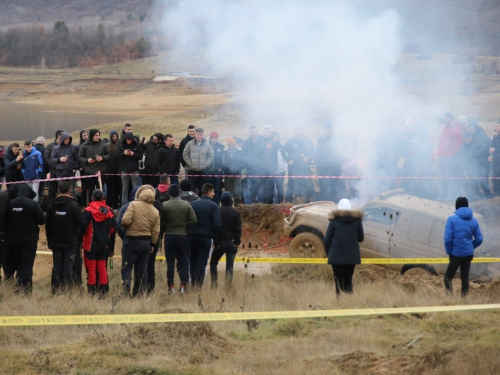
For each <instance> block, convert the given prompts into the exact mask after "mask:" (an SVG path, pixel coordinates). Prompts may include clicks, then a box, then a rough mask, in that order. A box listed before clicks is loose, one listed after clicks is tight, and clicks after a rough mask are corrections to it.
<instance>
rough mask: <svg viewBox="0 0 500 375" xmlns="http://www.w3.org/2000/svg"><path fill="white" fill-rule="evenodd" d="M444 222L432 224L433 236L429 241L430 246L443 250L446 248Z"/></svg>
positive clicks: (435, 221)
mask: <svg viewBox="0 0 500 375" xmlns="http://www.w3.org/2000/svg"><path fill="white" fill-rule="evenodd" d="M444 227H445V222H444V221H437V220H434V222H433V223H432V230H431V236H430V239H429V245H430V246H433V247H438V248H441V249H442V248H443V247H444Z"/></svg>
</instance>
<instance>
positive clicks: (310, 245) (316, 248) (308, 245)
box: [290, 232, 326, 258]
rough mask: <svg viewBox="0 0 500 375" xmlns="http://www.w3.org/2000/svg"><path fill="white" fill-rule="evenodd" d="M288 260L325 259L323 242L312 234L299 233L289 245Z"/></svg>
mask: <svg viewBox="0 0 500 375" xmlns="http://www.w3.org/2000/svg"><path fill="white" fill-rule="evenodd" d="M290 258H326V254H325V247H324V246H323V241H322V240H321V238H320V237H319V236H318V235H316V234H314V233H307V232H306V233H299V234H298V235H296V236H295V238H294V239H293V241H292V242H291V243H290Z"/></svg>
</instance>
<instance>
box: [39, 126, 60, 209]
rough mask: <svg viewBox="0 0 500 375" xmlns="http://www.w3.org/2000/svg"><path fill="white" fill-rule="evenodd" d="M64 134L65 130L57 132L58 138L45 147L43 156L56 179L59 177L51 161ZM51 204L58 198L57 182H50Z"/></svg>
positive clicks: (51, 175)
mask: <svg viewBox="0 0 500 375" xmlns="http://www.w3.org/2000/svg"><path fill="white" fill-rule="evenodd" d="M62 133H63V130H58V131H56V138H55V139H54V142H51V143H49V144H48V145H47V147H45V153H44V154H43V164H44V165H48V166H49V168H50V169H49V171H50V177H51V178H54V177H56V175H57V172H56V166H55V165H54V163H52V161H51V159H50V158H51V156H52V150H53V149H54V147H55V146H57V145H58V144H59V142H60V140H61V134H62ZM48 184H49V202H52V199H54V198H55V197H56V194H57V188H58V185H57V181H49V183H48Z"/></svg>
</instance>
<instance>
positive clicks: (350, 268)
mask: <svg viewBox="0 0 500 375" xmlns="http://www.w3.org/2000/svg"><path fill="white" fill-rule="evenodd" d="M332 268H333V278H334V279H335V293H336V294H337V297H338V296H339V295H340V292H344V293H349V294H352V292H353V289H352V276H353V275H354V268H356V265H355V264H332Z"/></svg>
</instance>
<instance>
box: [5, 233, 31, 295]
mask: <svg viewBox="0 0 500 375" xmlns="http://www.w3.org/2000/svg"><path fill="white" fill-rule="evenodd" d="M37 243H38V241H27V242H11V243H8V244H6V246H5V253H4V261H5V264H4V272H5V279H6V280H8V279H11V278H13V277H14V275H15V276H16V279H17V284H18V285H19V286H21V287H23V288H24V290H25V291H26V292H31V290H32V288H33V265H34V264H35V257H36V248H37Z"/></svg>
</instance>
